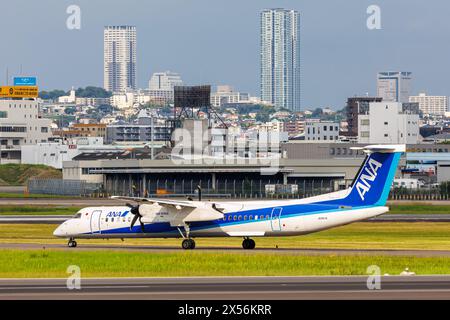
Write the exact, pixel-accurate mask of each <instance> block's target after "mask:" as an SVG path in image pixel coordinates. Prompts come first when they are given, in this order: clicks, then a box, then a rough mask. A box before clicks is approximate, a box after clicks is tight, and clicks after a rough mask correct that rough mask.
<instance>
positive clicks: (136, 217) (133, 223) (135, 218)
mask: <svg viewBox="0 0 450 320" xmlns="http://www.w3.org/2000/svg"><path fill="white" fill-rule="evenodd" d="M137 219H139V220H140V216H138V215H137V214H135V215H134V217H133V220H132V221H131V226H130V230H133V227H134V225H135V224H136V221H137ZM141 223H142V222H141Z"/></svg>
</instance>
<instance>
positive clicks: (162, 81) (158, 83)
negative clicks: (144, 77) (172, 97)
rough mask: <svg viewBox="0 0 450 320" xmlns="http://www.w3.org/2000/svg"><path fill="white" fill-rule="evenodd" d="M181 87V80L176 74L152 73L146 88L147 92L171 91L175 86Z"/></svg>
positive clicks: (167, 72) (168, 72)
mask: <svg viewBox="0 0 450 320" xmlns="http://www.w3.org/2000/svg"><path fill="white" fill-rule="evenodd" d="M182 85H183V80H181V77H180V75H179V74H178V73H175V72H170V71H166V72H156V73H154V74H153V75H152V77H151V79H150V81H149V83H148V88H149V90H165V91H173V88H174V87H175V86H182Z"/></svg>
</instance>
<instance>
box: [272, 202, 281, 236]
mask: <svg viewBox="0 0 450 320" xmlns="http://www.w3.org/2000/svg"><path fill="white" fill-rule="evenodd" d="M282 211H283V208H273V210H272V215H271V217H270V224H271V226H272V231H281V212H282Z"/></svg>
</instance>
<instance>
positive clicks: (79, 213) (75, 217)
mask: <svg viewBox="0 0 450 320" xmlns="http://www.w3.org/2000/svg"><path fill="white" fill-rule="evenodd" d="M73 219H81V212H78V213H77V214H76V215H74V216H73Z"/></svg>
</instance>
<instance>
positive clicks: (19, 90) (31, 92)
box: [0, 86, 39, 98]
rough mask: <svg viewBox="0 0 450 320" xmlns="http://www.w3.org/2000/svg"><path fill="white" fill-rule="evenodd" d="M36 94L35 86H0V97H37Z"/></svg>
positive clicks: (37, 92)
mask: <svg viewBox="0 0 450 320" xmlns="http://www.w3.org/2000/svg"><path fill="white" fill-rule="evenodd" d="M38 95H39V90H38V87H36V86H15V87H0V98H37V97H38Z"/></svg>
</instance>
